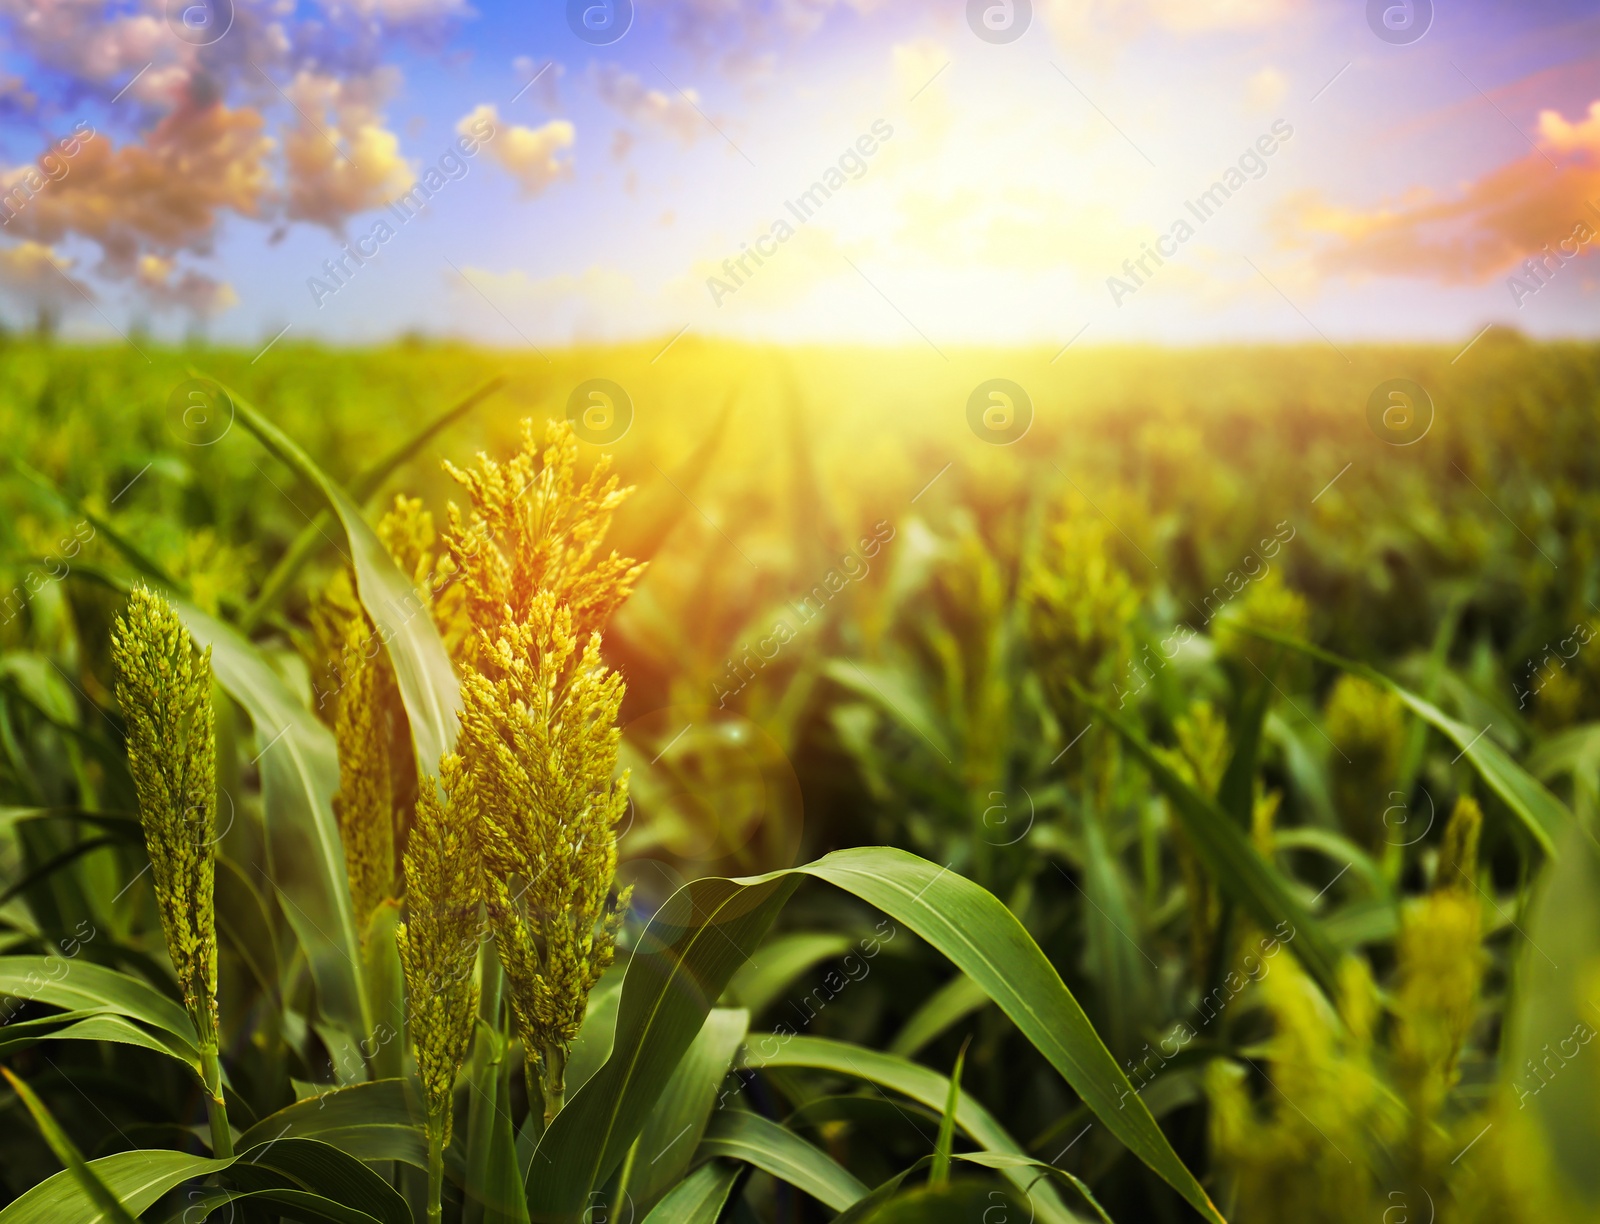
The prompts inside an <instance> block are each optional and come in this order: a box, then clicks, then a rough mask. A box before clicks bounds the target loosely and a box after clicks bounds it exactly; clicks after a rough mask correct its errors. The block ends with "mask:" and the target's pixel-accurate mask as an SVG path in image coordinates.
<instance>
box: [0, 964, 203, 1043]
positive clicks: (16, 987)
mask: <svg viewBox="0 0 1600 1224" xmlns="http://www.w3.org/2000/svg"><path fill="white" fill-rule="evenodd" d="M0 996H9V997H12V998H16V999H31V1000H34V1001H36V1002H39V1003H48V1004H49V1005H50V1006H52V1007H60V1008H64V1009H66V1010H68V1011H74V1012H79V1011H81V1012H115V1013H116V1014H117V1015H119V1016H126V1017H128V1018H129V1019H130V1020H138V1021H140V1022H141V1023H143V1024H148V1025H150V1026H152V1027H153V1028H158V1029H160V1030H162V1031H163V1032H165V1033H169V1034H171V1035H172V1036H173V1037H176V1038H177V1039H178V1041H179V1042H181V1043H182V1044H183V1045H184V1046H185V1047H186V1048H187V1050H188V1051H189V1052H192V1053H193V1055H194V1060H195V1061H196V1062H199V1060H200V1052H199V1050H198V1049H197V1048H196V1045H195V1042H196V1040H197V1038H196V1036H195V1031H194V1025H193V1024H192V1023H190V1021H189V1013H188V1012H186V1011H184V1010H183V1007H182V1006H181V1005H180V1004H178V1003H177V1002H176V1001H175V1000H173V999H171V998H169V997H168V996H166V995H164V994H162V993H161V992H160V991H159V990H157V989H156V988H155V987H154V986H152V985H150V984H149V983H148V982H145V981H141V980H140V979H139V978H136V977H132V976H130V975H128V974H126V973H121V972H119V971H118V970H116V969H108V968H106V967H105V966H104V965H97V964H95V963H94V962H93V961H86V960H63V959H62V958H61V957H59V956H0Z"/></svg>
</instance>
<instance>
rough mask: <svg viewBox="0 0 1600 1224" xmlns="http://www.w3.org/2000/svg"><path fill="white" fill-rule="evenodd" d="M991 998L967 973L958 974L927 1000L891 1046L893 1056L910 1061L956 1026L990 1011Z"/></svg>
mask: <svg viewBox="0 0 1600 1224" xmlns="http://www.w3.org/2000/svg"><path fill="white" fill-rule="evenodd" d="M988 1003H989V996H988V995H986V994H985V993H984V992H983V987H981V986H979V985H978V984H977V983H976V982H974V981H973V980H972V979H971V978H969V977H968V976H967V975H966V974H964V973H958V974H956V976H955V977H953V978H951V979H950V980H949V981H948V982H946V983H945V984H944V985H943V986H941V987H939V989H938V990H936V991H934V992H933V993H932V994H931V995H929V996H928V997H927V998H926V999H924V1000H923V1002H922V1004H921V1006H919V1007H918V1008H917V1010H916V1011H914V1012H912V1013H911V1018H910V1019H909V1020H907V1021H906V1022H905V1026H904V1027H903V1028H902V1029H901V1030H900V1031H899V1033H897V1034H896V1035H895V1038H894V1040H893V1041H891V1042H890V1043H889V1053H891V1054H898V1055H900V1056H901V1057H902V1058H910V1057H911V1056H912V1055H913V1054H915V1053H916V1052H917V1051H918V1050H920V1049H922V1047H923V1046H925V1045H927V1044H928V1043H929V1042H931V1041H934V1040H936V1039H938V1037H939V1036H940V1035H942V1034H943V1033H944V1032H945V1031H946V1030H947V1029H949V1028H950V1027H951V1026H952V1025H956V1024H960V1023H961V1021H963V1020H965V1019H966V1018H967V1017H968V1016H970V1015H972V1013H973V1012H975V1011H978V1010H979V1009H980V1008H983V1007H986V1006H987V1005H988Z"/></svg>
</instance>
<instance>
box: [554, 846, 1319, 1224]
mask: <svg viewBox="0 0 1600 1224" xmlns="http://www.w3.org/2000/svg"><path fill="white" fill-rule="evenodd" d="M1224 819H1225V818H1224ZM1231 831H1232V832H1233V833H1234V834H1236V835H1239V836H1242V834H1239V831H1238V830H1237V829H1232V830H1231ZM1252 853H1253V851H1252ZM1257 859H1258V861H1259V856H1257ZM1263 866H1264V864H1263ZM802 876H810V877H813V878H816V879H820V880H826V881H827V882H829V883H831V884H833V885H835V886H836V887H839V888H841V889H843V890H845V891H846V892H849V893H852V894H853V895H855V896H856V897H858V898H860V899H861V900H863V901H866V902H867V903H868V904H870V905H873V906H875V907H877V908H878V909H880V910H882V911H883V912H884V913H885V914H887V915H888V916H889V917H890V918H891V919H892V920H894V921H896V922H899V923H903V924H904V925H905V926H906V927H908V928H909V929H911V930H912V931H914V932H915V933H916V934H917V935H919V936H921V937H922V938H923V939H924V940H926V941H927V942H928V943H929V944H931V945H933V946H934V947H935V948H937V949H938V950H939V951H940V952H942V953H944V954H945V955H946V956H947V957H949V958H950V959H951V960H952V961H953V962H954V963H955V965H956V967H957V968H958V969H960V970H962V971H963V972H965V973H966V974H967V976H969V977H971V978H972V979H973V981H975V982H977V983H978V984H979V985H980V986H981V987H982V988H983V989H984V991H985V992H986V993H987V994H988V995H989V997H990V998H991V999H993V1000H994V1001H995V1003H996V1004H998V1005H999V1007H1000V1009H1001V1010H1002V1011H1004V1012H1005V1013H1006V1015H1007V1016H1009V1017H1010V1018H1011V1020H1012V1022H1013V1023H1015V1024H1016V1025H1017V1027H1018V1028H1019V1029H1021V1030H1022V1032H1023V1034H1024V1035H1025V1036H1026V1037H1027V1038H1028V1040H1029V1041H1031V1042H1032V1043H1033V1045H1034V1047H1035V1048H1036V1049H1038V1051H1039V1052H1040V1053H1041V1054H1043V1055H1044V1056H1045V1058H1046V1059H1047V1060H1048V1061H1049V1062H1050V1064H1051V1065H1052V1066H1053V1067H1055V1069H1056V1070H1057V1071H1058V1072H1060V1074H1061V1075H1062V1076H1063V1077H1064V1078H1065V1079H1066V1080H1067V1082H1068V1083H1069V1084H1070V1085H1071V1086H1072V1088H1073V1089H1074V1091H1076V1092H1077V1093H1078V1095H1079V1096H1080V1097H1081V1098H1082V1099H1083V1101H1084V1103H1085V1104H1087V1105H1088V1106H1089V1108H1090V1109H1092V1110H1093V1111H1094V1112H1095V1114H1096V1115H1097V1116H1098V1117H1099V1118H1100V1119H1101V1121H1102V1122H1103V1123H1104V1124H1105V1126H1106V1128H1107V1129H1108V1130H1110V1131H1111V1133H1112V1134H1114V1135H1116V1136H1117V1137H1118V1138H1119V1139H1121V1140H1122V1142H1123V1143H1124V1144H1125V1145H1126V1146H1127V1147H1128V1149H1129V1150H1130V1151H1132V1152H1133V1153H1134V1154H1135V1155H1136V1156H1138V1157H1139V1159H1140V1160H1142V1161H1144V1163H1145V1164H1147V1165H1148V1166H1149V1167H1150V1168H1151V1169H1153V1170H1154V1171H1155V1172H1156V1173H1157V1174H1159V1175H1160V1176H1161V1177H1162V1178H1163V1179H1165V1180H1166V1181H1167V1182H1168V1183H1169V1184H1170V1185H1171V1186H1172V1187H1173V1188H1174V1189H1176V1190H1177V1191H1178V1193H1179V1194H1181V1195H1182V1196H1183V1197H1184V1198H1185V1199H1187V1200H1188V1201H1189V1203H1190V1204H1191V1205H1192V1206H1193V1207H1194V1208H1195V1209H1196V1210H1197V1211H1198V1212H1199V1213H1200V1214H1201V1215H1202V1216H1203V1217H1205V1218H1206V1219H1208V1220H1211V1221H1213V1222H1214V1224H1220V1221H1221V1219H1222V1217H1221V1215H1220V1214H1219V1213H1218V1212H1217V1209H1216V1207H1215V1206H1214V1205H1213V1204H1212V1202H1211V1200H1210V1198H1209V1197H1208V1196H1207V1195H1206V1192H1205V1191H1204V1190H1203V1189H1202V1188H1201V1186H1200V1184H1199V1182H1198V1181H1197V1180H1196V1179H1195V1177H1194V1175H1193V1174H1192V1173H1191V1172H1190V1171H1189V1169H1188V1168H1187V1167H1186V1166H1185V1165H1184V1163H1183V1162H1182V1161H1181V1160H1180V1159H1179V1158H1178V1155H1177V1153H1176V1152H1174V1151H1173V1150H1172V1146H1171V1144H1170V1143H1168V1141H1167V1138H1166V1136H1165V1135H1163V1134H1162V1133H1161V1128H1160V1127H1159V1126H1157V1125H1156V1121H1155V1119H1154V1118H1153V1117H1152V1116H1151V1114H1150V1111H1149V1109H1148V1108H1146V1106H1145V1104H1144V1102H1143V1101H1142V1100H1141V1099H1140V1098H1139V1096H1138V1094H1137V1093H1135V1092H1134V1091H1133V1088H1132V1085H1131V1084H1129V1083H1128V1080H1127V1077H1126V1075H1124V1074H1123V1071H1122V1069H1121V1068H1120V1067H1119V1066H1118V1065H1117V1061H1116V1059H1115V1058H1113V1057H1112V1055H1111V1053H1110V1051H1108V1050H1107V1049H1106V1047H1105V1044H1104V1043H1103V1042H1102V1041H1101V1040H1100V1037H1099V1035H1098V1034H1096V1032H1095V1031H1094V1026H1093V1025H1092V1024H1090V1022H1089V1018H1088V1017H1087V1016H1086V1015H1085V1014H1084V1012H1083V1008H1082V1007H1080V1006H1079V1005H1078V1002H1077V1000H1076V999H1074V998H1073V997H1072V994H1071V992H1070V991H1068V990H1067V988H1066V985H1065V984H1064V983H1063V982H1062V980H1061V975H1060V974H1059V973H1057V972H1056V970H1055V968H1054V966H1052V965H1051V964H1050V962H1049V961H1048V960H1047V959H1046V958H1045V956H1044V953H1043V952H1041V951H1040V950H1039V945H1038V944H1036V943H1035V942H1034V940H1033V937H1032V936H1031V935H1029V934H1028V932H1027V930H1026V928H1024V927H1023V925H1022V924H1021V923H1020V922H1019V921H1018V920H1017V919H1016V917H1015V916H1014V915H1013V914H1012V913H1011V912H1010V911H1009V910H1007V909H1006V908H1005V906H1004V905H1002V904H1001V903H1000V901H999V900H998V899H996V898H995V897H994V896H993V895H992V894H991V893H989V892H987V891H986V890H984V889H983V888H981V887H979V886H978V885H976V884H974V883H972V882H971V881H969V880H966V879H964V878H963V877H961V876H959V875H955V874H953V873H951V872H950V871H949V869H948V868H941V867H937V866H935V865H934V864H932V863H929V862H927V861H926V860H925V859H920V858H918V857H917V856H916V855H913V854H909V853H907V852H905V851H903V850H897V849H895V848H893V847H864V848H859V849H854V850H842V851H838V852H836V853H834V854H830V855H828V856H827V857H826V858H823V859H820V860H818V861H817V862H815V863H811V864H808V865H807V866H804V867H799V868H795V869H793V870H791V871H780V872H774V873H772V874H770V875H766V876H757V877H754V878H751V879H745V880H722V879H716V878H709V879H702V880H696V881H694V882H692V883H690V884H688V885H685V886H684V887H683V888H681V889H679V890H678V891H677V892H676V893H674V894H673V895H672V897H670V898H669V899H668V901H667V903H666V904H665V905H663V906H662V908H661V909H660V910H659V911H657V913H656V915H655V917H654V918H652V919H651V921H650V924H649V925H648V926H647V927H646V929H645V931H644V933H643V935H642V936H641V940H640V945H639V951H637V952H635V954H634V956H633V958H632V959H631V961H630V962H629V965H628V971H627V976H626V977H625V978H624V980H623V988H622V1002H621V1006H620V1011H619V1014H618V1018H617V1031H616V1046H615V1050H614V1051H613V1053H612V1056H611V1058H610V1059H608V1060H607V1062H606V1065H605V1066H604V1067H602V1068H601V1069H600V1071H598V1072H597V1073H596V1074H595V1076H594V1078H593V1079H591V1080H590V1081H589V1083H588V1084H586V1085H584V1087H583V1089H582V1090H580V1091H579V1092H578V1093H577V1094H576V1096H575V1097H574V1098H573V1100H572V1101H571V1103H570V1104H569V1105H568V1106H567V1108H566V1109H564V1110H563V1111H562V1112H561V1113H560V1114H559V1115H557V1117H556V1119H555V1122H554V1123H553V1124H552V1126H551V1127H550V1129H549V1131H547V1132H546V1134H545V1136H544V1139H543V1140H542V1141H541V1143H540V1145H539V1147H538V1149H537V1150H536V1151H535V1154H534V1159H533V1162H532V1170H531V1171H530V1173H529V1175H528V1192H529V1211H530V1217H531V1219H532V1220H534V1221H535V1222H536V1224H556V1222H558V1221H561V1222H564V1221H569V1220H573V1219H575V1218H576V1217H577V1216H578V1215H580V1214H581V1212H582V1211H583V1209H584V1203H585V1201H586V1199H587V1196H588V1195H589V1193H590V1191H592V1190H593V1189H595V1188H596V1187H598V1186H600V1185H602V1184H603V1183H604V1181H605V1179H606V1178H607V1177H609V1176H610V1175H611V1173H612V1171H613V1170H614V1169H615V1168H616V1167H617V1164H618V1162H619V1161H620V1160H621V1158H622V1155H623V1153H624V1152H625V1151H626V1150H627V1148H628V1147H629V1146H630V1145H631V1143H632V1141H633V1138H634V1136H636V1135H637V1134H638V1132H639V1129H640V1128H641V1127H642V1126H643V1123H644V1116H645V1114H646V1112H647V1111H648V1110H649V1108H650V1107H651V1106H653V1104H654V1102H655V1100H656V1099H657V1097H658V1096H659V1095H660V1093H661V1090H662V1089H663V1088H664V1087H665V1085H666V1082H667V1080H668V1078H669V1077H670V1075H671V1069H672V1067H673V1066H675V1065H676V1063H677V1061H678V1059H679V1058H681V1057H682V1056H683V1053H684V1051H685V1050H686V1049H688V1047H689V1044H690V1043H691V1042H692V1041H693V1039H694V1037H695V1035H696V1034H697V1033H698V1032H699V1030H700V1026H701V1025H702V1024H703V1023H704V1020H705V1016H706V1013H707V1012H709V1011H710V1009H711V1003H712V1000H713V999H715V998H716V997H717V996H719V995H720V994H721V992H722V990H723V988H724V987H725V986H726V984H727V982H728V980H729V978H730V977H731V976H732V974H733V972H734V970H735V969H736V968H737V967H738V966H739V964H741V963H742V962H743V961H744V960H746V959H748V958H749V956H750V954H751V951H752V950H753V949H754V948H755V947H756V946H757V945H758V943H759V941H760V939H761V937H762V936H763V935H764V934H765V932H766V930H767V928H768V926H770V924H771V922H772V919H773V918H774V917H775V916H776V914H777V911H778V909H779V908H780V907H781V906H782V904H783V902H784V901H785V900H786V899H787V897H788V894H789V892H790V891H791V890H792V889H793V888H794V886H795V885H796V884H797V883H798V882H799V879H800V877H802ZM1330 963H1331V962H1330ZM944 1087H945V1089H946V1091H948V1084H945V1085H944ZM942 1105H943V1099H942V1097H941V1098H940V1099H939V1100H938V1101H937V1102H936V1104H935V1108H940V1107H942Z"/></svg>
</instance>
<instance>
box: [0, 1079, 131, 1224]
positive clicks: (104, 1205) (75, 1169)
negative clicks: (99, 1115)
mask: <svg viewBox="0 0 1600 1224" xmlns="http://www.w3.org/2000/svg"><path fill="white" fill-rule="evenodd" d="M0 1075H3V1076H5V1077H6V1083H8V1084H10V1085H11V1089H12V1091H13V1092H15V1093H16V1094H17V1096H18V1097H19V1098H20V1099H21V1101H22V1103H23V1104H24V1105H25V1106H27V1108H28V1112H29V1113H30V1114H32V1115H33V1121H34V1123H35V1125H37V1126H38V1128H39V1133H40V1134H42V1135H43V1136H44V1141H45V1142H46V1143H47V1144H49V1145H50V1150H51V1151H52V1152H54V1153H55V1154H56V1159H57V1160H59V1161H60V1162H61V1163H62V1164H64V1165H66V1166H67V1172H68V1173H70V1174H71V1175H72V1177H73V1179H74V1180H75V1181H76V1182H77V1183H78V1188H79V1189H81V1190H82V1191H83V1192H84V1194H86V1195H87V1196H88V1197H89V1201H90V1202H92V1203H93V1204H94V1205H95V1207H96V1208H97V1209H98V1216H97V1218H99V1219H103V1220H105V1221H106V1222H107V1224H134V1220H133V1217H132V1216H131V1215H129V1214H128V1210H127V1208H125V1207H124V1206H123V1205H122V1201H121V1200H120V1199H118V1198H117V1196H116V1195H115V1194H113V1193H111V1191H110V1189H109V1188H107V1186H106V1184H105V1183H104V1182H103V1181H101V1180H100V1178H99V1177H98V1176H96V1174H95V1172H94V1170H93V1169H91V1168H90V1167H89V1166H88V1164H87V1163H86V1162H85V1161H84V1159H83V1153H82V1152H80V1151H78V1146H77V1144H75V1143H73V1142H72V1140H71V1139H69V1138H67V1132H66V1131H64V1130H62V1129H61V1124H60V1123H59V1122H57V1121H56V1119H55V1115H54V1114H52V1113H51V1112H50V1111H49V1109H47V1108H46V1107H45V1103H44V1102H43V1101H41V1100H40V1099H39V1096H38V1094H37V1093H35V1092H34V1090H33V1089H32V1088H30V1087H28V1085H27V1084H25V1083H23V1082H22V1081H21V1080H20V1079H18V1078H17V1077H16V1076H15V1075H13V1074H12V1073H11V1071H10V1070H9V1069H8V1068H6V1067H0Z"/></svg>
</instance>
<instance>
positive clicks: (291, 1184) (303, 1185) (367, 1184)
mask: <svg viewBox="0 0 1600 1224" xmlns="http://www.w3.org/2000/svg"><path fill="white" fill-rule="evenodd" d="M86 1168H88V1169H89V1170H91V1171H92V1172H93V1174H94V1176H95V1177H96V1178H98V1179H99V1181H100V1182H101V1183H103V1184H104V1186H105V1187H106V1189H107V1190H109V1191H110V1192H111V1193H112V1194H113V1195H115V1196H116V1197H117V1199H119V1200H120V1201H121V1203H122V1205H123V1207H125V1208H126V1209H127V1212H128V1214H129V1215H130V1216H134V1217H137V1216H140V1215H143V1214H144V1213H145V1211H146V1210H148V1209H149V1208H150V1207H151V1206H152V1205H154V1203H155V1202H156V1200H158V1199H159V1198H161V1196H162V1195H164V1194H166V1193H168V1192H169V1191H171V1190H175V1189H176V1188H177V1187H179V1186H181V1185H183V1184H184V1183H185V1182H189V1181H194V1180H197V1179H199V1178H203V1177H209V1176H212V1175H214V1174H215V1175H221V1176H222V1177H223V1179H224V1181H225V1183H226V1185H227V1188H230V1189H236V1190H241V1191H244V1192H247V1193H249V1192H263V1191H284V1190H288V1191H300V1192H302V1193H305V1194H309V1195H312V1196H314V1197H315V1198H321V1199H326V1200H331V1201H332V1202H333V1203H334V1204H342V1205H344V1206H345V1207H348V1208H352V1209H354V1210H355V1211H356V1212H358V1213H364V1214H365V1215H366V1216H368V1217H370V1218H371V1219H373V1220H376V1221H377V1222H378V1224H411V1213H410V1211H409V1210H408V1209H407V1208H406V1205H405V1200H404V1199H402V1198H401V1197H400V1196H399V1195H398V1194H396V1193H395V1192H394V1190H393V1189H391V1188H390V1186H389V1185H388V1183H386V1182H385V1181H384V1180H383V1179H382V1178H381V1177H379V1176H378V1175H377V1174H376V1173H374V1172H372V1170H370V1169H368V1168H367V1167H366V1166H365V1165H363V1164H362V1163H361V1162H360V1161H359V1160H357V1159H355V1157H353V1156H350V1155H348V1154H347V1153H345V1152H341V1151H340V1150H339V1149H337V1148H334V1147H330V1146H329V1145H328V1144H326V1143H319V1142H317V1141H315V1140H312V1139H295V1138H283V1139H277V1140H273V1141H271V1142H268V1143H264V1144H259V1145H255V1146H252V1147H251V1148H249V1149H248V1150H244V1151H240V1152H238V1153H237V1154H235V1155H233V1156H230V1157H228V1158H227V1159H225V1160H213V1159H211V1158H209V1157H205V1156H190V1155H188V1154H187V1153H185V1152H172V1151H166V1150H154V1151H149V1150H144V1151H131V1152H117V1153H116V1154H115V1155H112V1156H103V1157H101V1158H100V1159H99V1160H91V1161H89V1162H88V1163H87V1165H86ZM279 1201H281V1200H279ZM308 1201H309V1200H308ZM180 1218H181V1215H180ZM329 1218H330V1219H333V1220H335V1221H336V1224H352V1221H354V1220H359V1217H344V1218H340V1217H336V1216H335V1217H329ZM69 1220H70V1221H73V1222H74V1224H77V1222H80V1221H81V1222H82V1224H112V1219H111V1218H108V1217H107V1216H106V1215H105V1214H104V1213H103V1212H102V1211H101V1210H99V1209H98V1208H97V1207H96V1205H95V1203H94V1201H93V1200H92V1199H91V1198H90V1197H89V1195H88V1193H87V1192H86V1191H85V1190H84V1188H83V1186H82V1184H81V1183H80V1182H79V1181H77V1180H76V1179H75V1178H74V1177H73V1175H72V1173H71V1171H70V1170H65V1169H64V1170H62V1171H61V1172H60V1173H57V1174H56V1175H55V1176H54V1177H50V1178H47V1179H45V1180H44V1181H42V1182H40V1183H39V1184H38V1185H37V1186H34V1187H33V1188H32V1189H30V1190H28V1191H26V1192H25V1193H24V1194H22V1195H21V1196H20V1197H18V1198H17V1199H15V1200H13V1201H12V1202H11V1203H10V1204H9V1205H8V1206H7V1207H5V1208H4V1209H3V1210H0V1224H63V1222H64V1221H69ZM361 1224H364V1221H361Z"/></svg>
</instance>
